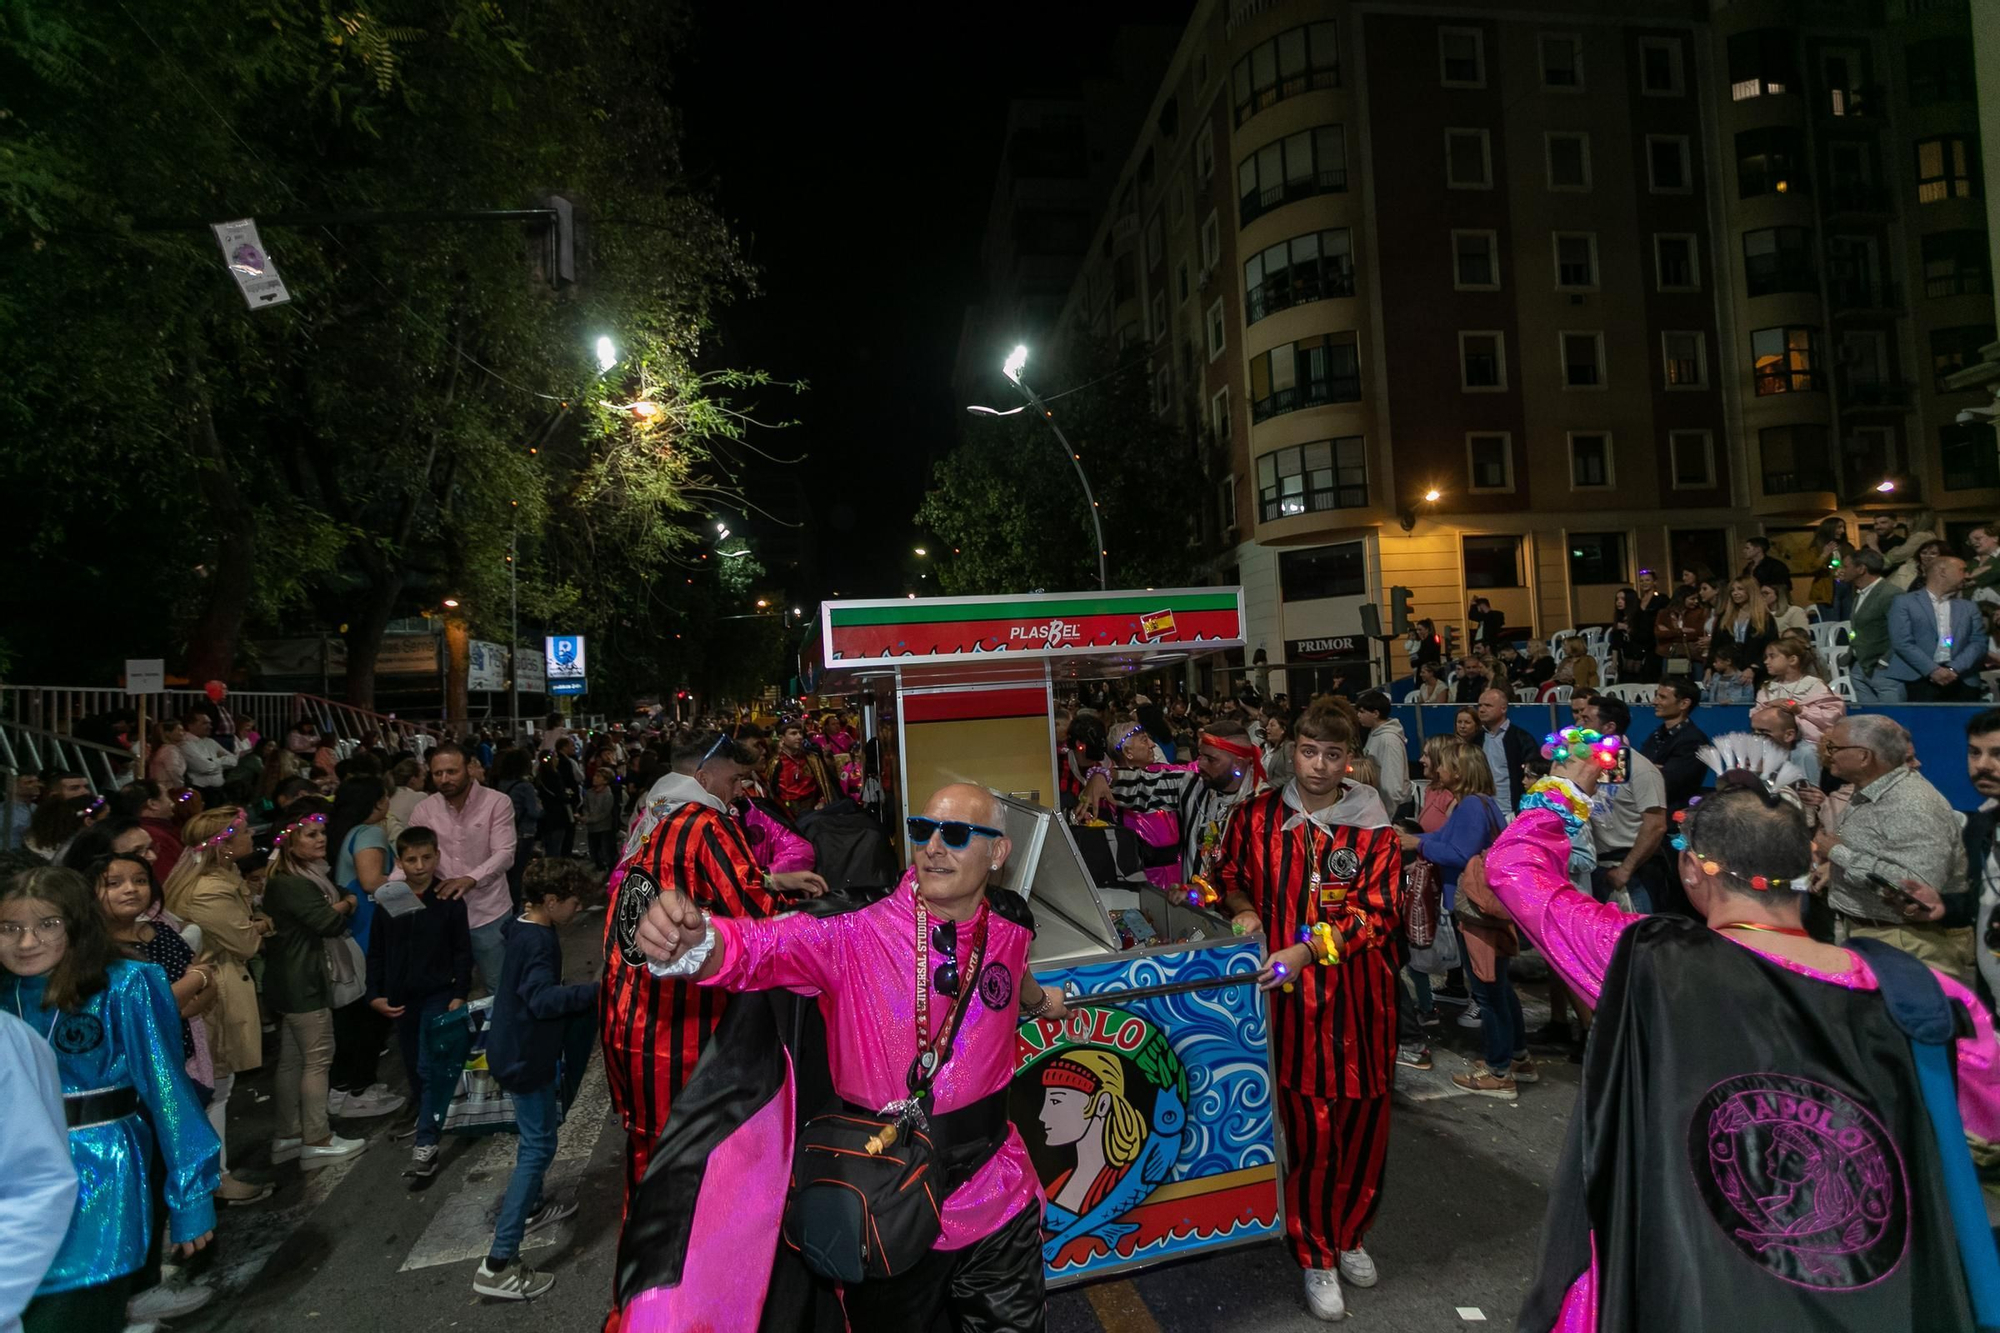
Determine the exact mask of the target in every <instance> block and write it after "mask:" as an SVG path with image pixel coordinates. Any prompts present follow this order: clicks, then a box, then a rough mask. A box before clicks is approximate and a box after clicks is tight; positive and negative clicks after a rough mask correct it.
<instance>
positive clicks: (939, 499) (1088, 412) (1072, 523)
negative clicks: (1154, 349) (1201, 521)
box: [916, 344, 1202, 595]
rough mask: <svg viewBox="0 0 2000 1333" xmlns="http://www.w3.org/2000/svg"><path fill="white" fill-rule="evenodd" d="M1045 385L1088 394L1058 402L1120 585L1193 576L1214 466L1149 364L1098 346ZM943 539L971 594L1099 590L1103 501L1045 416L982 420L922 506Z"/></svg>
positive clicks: (940, 470)
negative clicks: (1207, 474) (1152, 385)
mask: <svg viewBox="0 0 2000 1333" xmlns="http://www.w3.org/2000/svg"><path fill="white" fill-rule="evenodd" d="M1030 382H1031V383H1033V384H1035V385H1036V387H1037V389H1038V390H1039V391H1041V392H1042V393H1043V394H1044V395H1045V396H1046V395H1048V394H1049V393H1051V392H1056V391H1055V390H1052V389H1049V388H1044V387H1043V386H1045V385H1046V386H1055V385H1061V384H1075V385H1079V386H1081V387H1079V388H1077V389H1076V390H1075V391H1073V392H1068V393H1062V394H1061V395H1060V396H1059V397H1055V398H1053V399H1050V400H1049V407H1050V409H1051V410H1052V411H1053V412H1054V413H1055V418H1056V420H1057V422H1058V423H1059V424H1060V425H1061V427H1062V431H1063V434H1064V435H1065V436H1067V437H1068V439H1069V442H1070V443H1071V444H1072V445H1073V446H1074V447H1075V449H1076V452H1077V453H1078V454H1079V455H1081V461H1082V464H1083V468H1084V471H1085V473H1086V474H1087V475H1088V476H1089V478H1090V485H1091V489H1092V491H1093V492H1094V493H1095V494H1096V496H1097V503H1098V505H1099V510H1098V515H1099V518H1100V520H1101V521H1102V523H1103V527H1104V543H1105V547H1104V549H1106V550H1107V551H1109V552H1110V555H1109V557H1108V567H1109V577H1110V583H1111V586H1112V587H1114V588H1144V587H1176V586H1181V585H1183V584H1186V583H1188V582H1190V581H1192V580H1193V578H1194V573H1195V567H1196V565H1197V563H1198V560H1199V553H1198V552H1197V550H1196V549H1195V546H1194V533H1195V526H1194V525H1195V516H1196V512H1197V511H1196V506H1197V505H1199V504H1200V502H1201V494H1202V486H1201V474H1200V468H1199V465H1198V462H1197V459H1196V456H1195V453H1194V446H1193V444H1192V443H1191V442H1190V441H1189V440H1188V439H1187V437H1186V436H1184V435H1183V434H1182V433H1181V432H1180V431H1178V430H1177V429H1175V428H1174V426H1173V425H1172V424H1171V423H1170V422H1168V421H1167V420H1165V419H1163V418H1162V417H1161V416H1160V414H1159V412H1158V411H1157V410H1155V408H1154V405H1153V403H1152V401H1151V398H1150V392H1149V386H1148V384H1147V379H1146V373H1145V369H1144V367H1143V365H1125V366H1120V365H1118V364H1117V363H1116V361H1115V360H1114V359H1113V356H1112V354H1111V352H1110V350H1109V349H1108V348H1106V347H1104V346H1103V345H1101V344H1086V345H1083V346H1080V347H1077V348H1074V349H1072V350H1071V351H1070V352H1069V353H1068V354H1067V355H1062V356H1059V357H1058V358H1057V359H1055V360H1053V361H1051V362H1049V363H1047V365H1046V366H1045V367H1044V368H1041V369H1038V370H1036V371H1035V373H1034V375H1033V378H1032V379H1031V381H1030ZM916 521H917V524H918V526H920V527H921V528H923V529H925V530H927V531H929V532H931V533H933V534H934V535H935V538H936V540H935V541H934V542H933V543H932V544H931V546H930V548H929V549H930V550H931V552H932V556H933V560H934V563H935V566H936V569H937V576H938V581H939V583H940V585H941V586H942V587H943V589H944V591H945V592H947V593H952V594H957V595H977V594H999V593H1019V592H1028V591H1030V590H1033V589H1044V590H1047V591H1050V592H1057V591H1070V590H1074V589H1089V588H1095V587H1096V586H1097V549H1096V541H1095V537H1094V533H1093V529H1092V527H1091V522H1090V510H1089V504H1088V502H1087V501H1086V500H1085V499H1084V495H1083V488H1082V487H1081V486H1080V485H1079V484H1078V483H1077V478H1076V472H1075V469H1074V468H1073V467H1072V466H1071V460H1070V459H1068V458H1066V457H1065V456H1064V454H1063V450H1062V447H1061V445H1060V444H1059V443H1058V442H1057V439H1056V436H1055V433H1054V432H1053V431H1051V430H1050V429H1049V427H1048V423H1047V421H1046V420H1044V419H1043V418H1042V417H1041V415H1040V414H1039V413H1037V412H1035V411H1034V410H1033V409H1032V408H1031V409H1029V410H1028V411H1026V412H1022V413H1019V414H1018V415H1015V416H1008V417H999V418H993V417H981V418H974V419H972V420H971V421H970V422H969V423H968V425H967V428H966V432H965V437H964V439H963V441H962V442H961V443H960V444H959V446H958V447H957V448H955V449H953V450H952V451H951V453H949V454H947V455H946V456H945V457H944V458H943V459H941V460H940V461H939V462H938V464H937V465H936V467H935V469H934V470H933V486H932V490H931V492H930V494H929V495H927V496H926V497H925V499H924V503H923V505H922V507H921V508H920V509H919V510H918V511H917V516H916Z"/></svg>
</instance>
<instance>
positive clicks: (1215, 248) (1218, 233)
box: [1201, 209, 1222, 272]
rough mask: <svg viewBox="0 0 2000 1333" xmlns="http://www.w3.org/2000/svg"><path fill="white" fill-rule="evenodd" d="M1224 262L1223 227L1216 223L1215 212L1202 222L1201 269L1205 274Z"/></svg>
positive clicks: (1211, 212) (1209, 213) (1210, 211)
mask: <svg viewBox="0 0 2000 1333" xmlns="http://www.w3.org/2000/svg"><path fill="white" fill-rule="evenodd" d="M1221 262H1222V227H1221V225H1220V224H1219V223H1218V222H1217V221H1216V217H1215V210H1214V209H1210V210H1209V212H1208V216H1207V217H1205V218H1203V219H1202V220H1201V267H1202V269H1203V271H1204V272H1206V271H1208V270H1212V269H1213V268H1214V267H1215V266H1216V265H1217V264H1220V263H1221Z"/></svg>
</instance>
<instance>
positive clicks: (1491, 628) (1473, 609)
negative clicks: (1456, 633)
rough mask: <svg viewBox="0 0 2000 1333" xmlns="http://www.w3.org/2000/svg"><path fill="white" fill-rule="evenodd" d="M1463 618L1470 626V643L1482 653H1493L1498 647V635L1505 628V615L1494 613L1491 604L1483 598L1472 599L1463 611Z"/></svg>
mask: <svg viewBox="0 0 2000 1333" xmlns="http://www.w3.org/2000/svg"><path fill="white" fill-rule="evenodd" d="M1465 618H1466V620H1467V621H1468V622H1469V624H1470V642H1471V644H1472V646H1473V647H1474V648H1476V649H1478V650H1480V651H1482V652H1488V653H1490V652H1493V651H1495V650H1497V649H1498V648H1499V647H1500V633H1501V631H1502V630H1504V629H1505V628H1506V627H1507V614H1506V612H1504V611H1495V610H1494V609H1493V603H1491V602H1489V601H1487V600H1486V599H1485V598H1484V597H1475V598H1473V599H1472V605H1471V606H1469V607H1467V608H1466V610H1465Z"/></svg>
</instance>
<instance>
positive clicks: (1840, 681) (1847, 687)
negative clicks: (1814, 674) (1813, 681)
mask: <svg viewBox="0 0 2000 1333" xmlns="http://www.w3.org/2000/svg"><path fill="white" fill-rule="evenodd" d="M1827 685H1828V687H1829V688H1831V689H1832V690H1833V692H1834V693H1835V694H1837V695H1839V696H1840V697H1841V698H1843V699H1845V700H1847V701H1848V702H1849V703H1852V702H1854V681H1853V679H1852V678H1851V677H1848V676H1836V677H1835V678H1834V679H1832V680H1830V681H1828V682H1827Z"/></svg>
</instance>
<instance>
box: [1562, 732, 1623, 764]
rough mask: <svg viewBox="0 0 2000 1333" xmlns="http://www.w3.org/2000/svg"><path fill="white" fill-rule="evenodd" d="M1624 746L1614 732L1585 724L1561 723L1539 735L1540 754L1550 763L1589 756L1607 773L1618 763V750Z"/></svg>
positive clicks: (1564, 762) (1565, 761) (1620, 738)
mask: <svg viewBox="0 0 2000 1333" xmlns="http://www.w3.org/2000/svg"><path fill="white" fill-rule="evenodd" d="M1624 748H1625V738H1624V737H1622V736H1620V735H1618V734H1617V733H1615V732H1614V733H1612V734H1610V735H1604V734H1601V733H1599V732H1595V731H1591V730H1589V729H1588V728H1585V727H1564V728H1563V729H1562V730H1561V731H1552V732H1550V733H1549V734H1548V735H1547V736H1544V737H1543V738H1542V758H1544V759H1546V760H1548V761H1549V762H1550V763H1554V764H1566V763H1568V762H1569V761H1570V760H1572V759H1582V758H1585V757H1588V758H1589V759H1590V760H1591V762H1593V763H1595V764H1596V765H1597V766H1598V767H1599V768H1601V769H1603V770H1604V771H1605V772H1607V773H1608V772H1610V771H1611V770H1613V769H1615V768H1617V767H1618V752H1619V751H1620V750H1622V749H1624Z"/></svg>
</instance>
